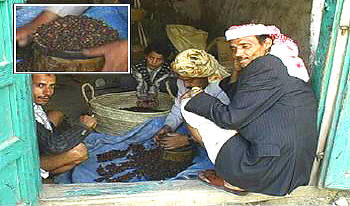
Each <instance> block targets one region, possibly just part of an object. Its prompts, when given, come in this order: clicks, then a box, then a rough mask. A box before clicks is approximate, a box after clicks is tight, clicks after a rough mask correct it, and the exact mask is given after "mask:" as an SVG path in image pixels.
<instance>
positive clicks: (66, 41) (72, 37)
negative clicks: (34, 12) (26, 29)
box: [33, 15, 118, 51]
mask: <svg viewBox="0 0 350 206" xmlns="http://www.w3.org/2000/svg"><path fill="white" fill-rule="evenodd" d="M33 39H34V42H37V43H39V44H40V45H42V46H44V47H47V48H48V49H51V50H56V51H81V50H82V49H87V48H92V47H97V46H102V45H104V44H106V43H110V42H112V41H115V40H117V39H118V32H117V31H115V30H113V29H112V28H110V27H108V26H107V25H106V24H105V23H103V22H102V21H100V20H96V19H93V18H89V17H86V16H74V15H67V16H65V17H61V18H58V19H56V20H55V21H52V22H50V23H48V24H44V25H42V26H40V27H39V28H38V29H37V31H36V32H35V33H34V35H33Z"/></svg>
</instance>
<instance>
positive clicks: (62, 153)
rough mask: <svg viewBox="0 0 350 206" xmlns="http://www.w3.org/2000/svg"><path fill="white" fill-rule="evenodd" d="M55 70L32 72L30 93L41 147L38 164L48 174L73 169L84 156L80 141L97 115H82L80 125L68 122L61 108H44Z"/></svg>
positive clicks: (50, 94)
mask: <svg viewBox="0 0 350 206" xmlns="http://www.w3.org/2000/svg"><path fill="white" fill-rule="evenodd" d="M55 83H56V76H55V75H54V74H33V75H32V94H33V101H34V103H33V106H34V116H35V120H36V122H37V136H38V144H39V151H40V166H41V168H42V169H44V170H46V171H49V173H51V174H58V173H63V172H66V171H68V170H70V169H72V168H73V167H74V166H76V165H78V164H80V163H81V162H83V161H85V160H87V158H88V152H87V148H86V146H85V145H84V143H83V140H84V138H85V137H86V136H87V135H88V133H89V130H90V129H93V128H95V127H96V119H95V118H93V117H91V116H88V115H83V116H81V117H80V121H81V123H82V125H73V126H72V125H70V124H69V123H68V122H67V121H66V120H65V119H64V115H63V114H62V112H59V111H51V112H45V111H44V110H43V108H42V106H43V105H46V104H47V103H48V102H49V100H50V98H51V97H52V95H53V94H54V89H55Z"/></svg>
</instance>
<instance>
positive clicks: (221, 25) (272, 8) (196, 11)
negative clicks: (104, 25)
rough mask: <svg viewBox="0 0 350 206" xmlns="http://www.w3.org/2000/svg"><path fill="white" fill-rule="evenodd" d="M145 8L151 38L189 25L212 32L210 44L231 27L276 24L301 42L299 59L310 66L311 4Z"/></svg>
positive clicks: (222, 1)
mask: <svg viewBox="0 0 350 206" xmlns="http://www.w3.org/2000/svg"><path fill="white" fill-rule="evenodd" d="M142 6H143V7H144V8H145V9H146V10H147V14H148V15H146V19H145V27H146V30H147V33H148V34H150V36H153V37H154V36H156V35H159V34H162V35H163V33H164V32H165V31H164V30H163V29H164V25H165V24H186V25H191V26H194V27H196V28H199V29H202V30H205V31H207V32H209V41H210V40H212V39H214V38H215V37H218V36H223V35H224V31H225V29H226V28H227V27H229V26H230V25H234V24H242V23H249V22H256V23H264V24H273V25H276V26H278V27H279V28H280V29H281V31H282V33H285V34H287V35H288V36H290V37H291V38H293V39H294V40H296V41H297V42H298V44H299V49H300V55H301V56H302V57H303V58H304V59H305V61H306V62H308V59H307V58H308V56H309V54H310V46H309V36H310V29H309V27H310V15H311V7H312V1H310V0H283V1H281V0H143V1H142ZM151 18H153V19H151ZM150 22H152V24H151V23H150ZM148 25H152V26H151V27H149V26H148Z"/></svg>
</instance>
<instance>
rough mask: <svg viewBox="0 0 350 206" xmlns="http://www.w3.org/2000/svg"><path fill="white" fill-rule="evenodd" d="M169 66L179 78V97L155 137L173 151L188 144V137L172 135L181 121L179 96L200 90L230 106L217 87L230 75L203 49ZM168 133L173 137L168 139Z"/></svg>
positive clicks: (194, 51) (185, 53) (191, 52)
mask: <svg viewBox="0 0 350 206" xmlns="http://www.w3.org/2000/svg"><path fill="white" fill-rule="evenodd" d="M171 67H172V69H173V70H174V71H176V73H177V75H178V80H177V85H178V94H177V98H176V99H175V104H174V106H173V107H172V109H171V112H170V114H169V115H168V116H167V118H166V120H165V123H164V126H163V127H162V128H161V129H160V130H159V131H158V132H157V133H156V135H155V137H154V139H155V140H156V141H157V142H158V143H159V144H160V146H162V147H163V148H165V149H176V148H179V147H183V146H186V145H188V144H189V143H190V142H189V139H188V136H186V135H183V134H180V133H173V132H174V131H175V130H176V129H177V128H178V127H179V126H180V125H181V124H182V123H183V122H184V120H183V117H182V115H181V111H180V109H181V97H182V95H183V94H185V93H186V92H187V91H189V90H190V89H191V88H193V87H199V88H202V89H203V90H204V91H205V92H206V93H207V94H210V95H211V96H214V97H216V98H218V99H220V100H221V101H222V102H223V103H225V104H228V103H229V99H228V97H227V96H226V94H225V93H224V92H223V90H222V89H221V88H220V87H219V85H218V80H220V79H222V78H224V77H225V76H229V74H228V73H227V72H226V70H225V68H224V67H223V66H221V65H220V64H219V63H218V62H217V61H216V59H215V58H214V57H213V56H212V55H210V54H208V53H206V52H205V51H203V50H197V49H189V50H186V51H184V52H182V53H180V54H179V55H177V56H176V58H175V60H174V62H173V63H172V65H171ZM167 133H173V134H171V136H170V135H169V136H167Z"/></svg>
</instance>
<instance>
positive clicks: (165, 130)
mask: <svg viewBox="0 0 350 206" xmlns="http://www.w3.org/2000/svg"><path fill="white" fill-rule="evenodd" d="M169 132H172V129H171V127H170V126H169V125H164V126H163V127H162V128H161V129H160V130H159V131H158V132H157V133H156V134H155V135H154V136H153V138H154V141H155V142H156V143H159V140H160V139H161V138H162V136H163V135H164V134H166V133H169Z"/></svg>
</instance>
